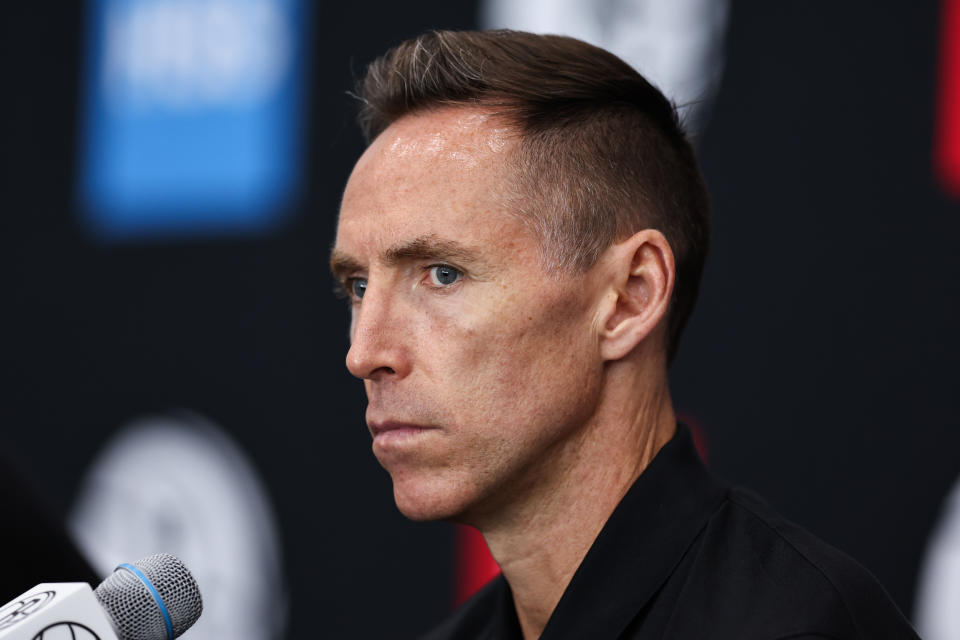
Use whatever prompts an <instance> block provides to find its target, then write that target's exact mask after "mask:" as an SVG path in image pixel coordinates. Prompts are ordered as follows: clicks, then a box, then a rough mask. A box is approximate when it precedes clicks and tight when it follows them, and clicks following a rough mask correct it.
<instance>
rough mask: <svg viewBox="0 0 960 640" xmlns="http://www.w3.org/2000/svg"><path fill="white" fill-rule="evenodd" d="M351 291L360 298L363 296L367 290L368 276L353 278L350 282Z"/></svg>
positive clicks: (355, 296)
mask: <svg viewBox="0 0 960 640" xmlns="http://www.w3.org/2000/svg"><path fill="white" fill-rule="evenodd" d="M349 287H350V293H352V294H353V297H354V298H356V299H358V300H359V299H360V298H362V297H363V294H364V293H366V292H367V279H366V278H351V279H350V282H349Z"/></svg>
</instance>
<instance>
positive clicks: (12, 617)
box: [0, 591, 57, 631]
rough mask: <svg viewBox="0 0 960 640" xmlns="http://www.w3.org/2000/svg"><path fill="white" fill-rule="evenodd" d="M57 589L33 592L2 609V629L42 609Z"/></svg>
mask: <svg viewBox="0 0 960 640" xmlns="http://www.w3.org/2000/svg"><path fill="white" fill-rule="evenodd" d="M56 595H57V592H56V591H41V592H40V593H33V594H31V595H30V596H28V597H26V598H24V599H23V600H17V601H15V602H11V603H10V604H8V605H6V606H5V607H3V608H2V609H0V631H2V630H4V629H6V628H8V627H12V626H13V625H15V624H17V623H18V622H20V621H21V620H23V619H24V618H26V617H27V616H31V615H33V614H34V613H36V612H37V611H39V610H40V609H42V608H44V607H45V606H47V605H48V604H50V601H51V600H53V598H54V596H56Z"/></svg>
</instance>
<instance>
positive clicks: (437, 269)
mask: <svg viewBox="0 0 960 640" xmlns="http://www.w3.org/2000/svg"><path fill="white" fill-rule="evenodd" d="M462 277H463V272H462V271H460V270H459V269H455V268H454V267H451V266H450V265H448V264H436V265H433V266H432V267H430V284H432V285H434V286H437V287H446V286H449V285H451V284H453V283H454V282H456V281H457V280H459V279H460V278H462Z"/></svg>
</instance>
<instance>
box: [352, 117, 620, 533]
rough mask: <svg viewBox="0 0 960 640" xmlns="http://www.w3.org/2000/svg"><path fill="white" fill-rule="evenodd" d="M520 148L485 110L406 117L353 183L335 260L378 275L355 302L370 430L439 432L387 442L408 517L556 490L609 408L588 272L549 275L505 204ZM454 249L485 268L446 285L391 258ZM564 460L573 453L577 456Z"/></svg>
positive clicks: (416, 264) (356, 364)
mask: <svg viewBox="0 0 960 640" xmlns="http://www.w3.org/2000/svg"><path fill="white" fill-rule="evenodd" d="M514 145H515V140H514V138H513V137H512V136H511V134H510V131H509V130H508V129H505V128H504V127H503V125H502V123H500V122H498V121H494V120H492V119H490V118H488V117H487V116H485V115H484V114H483V113H482V112H479V111H477V110H473V109H465V108H453V109H442V110H435V111H429V112H425V113H422V114H417V115H412V116H406V117H404V118H402V119H400V120H399V121H397V122H395V123H394V124H393V125H392V126H391V127H389V128H388V129H387V130H386V131H384V132H383V133H382V134H381V135H380V136H379V137H378V138H377V139H376V140H375V141H374V142H373V143H372V144H371V146H370V147H369V148H368V149H367V151H366V153H364V155H363V157H362V158H361V159H360V160H359V162H358V163H357V165H356V167H355V168H354V171H353V173H352V175H351V177H350V180H349V182H348V184H347V187H346V191H345V193H344V197H343V204H342V208H341V212H340V220H339V226H338V231H337V240H336V251H338V252H341V253H343V254H346V255H349V256H351V257H352V258H354V259H355V260H356V261H357V262H358V263H359V264H360V265H362V269H360V272H359V273H356V274H348V275H353V276H355V277H362V278H366V279H367V288H366V292H365V295H364V296H363V298H362V300H361V301H354V303H353V312H352V322H351V347H350V351H349V353H348V355H347V366H348V368H349V369H350V371H351V373H353V374H354V375H355V376H357V377H359V378H362V379H363V380H364V385H365V388H366V393H367V397H368V400H369V405H368V409H367V421H368V423H381V422H384V421H399V422H406V423H414V424H418V425H422V426H429V427H433V429H431V430H429V431H425V432H422V433H420V434H419V435H416V436H414V437H411V438H406V439H383V442H381V439H376V440H375V441H374V446H373V451H374V454H375V455H376V457H377V459H378V460H379V461H380V463H381V464H382V465H383V466H384V467H385V468H386V469H387V471H388V472H389V473H390V475H391V477H392V479H393V486H394V496H395V499H396V502H397V506H398V507H399V508H400V510H401V511H402V512H403V513H404V514H405V515H407V516H408V517H410V518H413V519H455V520H459V521H465V522H469V523H473V524H480V523H482V522H483V521H484V519H485V518H488V517H491V516H492V514H499V515H502V514H503V512H504V510H505V509H508V507H509V503H510V502H512V501H524V500H527V499H528V498H530V497H531V496H533V495H534V494H536V493H537V492H538V491H543V490H544V486H545V485H548V484H549V482H550V481H551V479H552V478H554V477H557V476H558V474H559V475H562V469H558V468H557V467H562V466H563V465H569V464H571V462H570V459H571V456H570V455H569V451H570V450H572V449H573V447H571V444H572V443H575V442H576V441H577V438H578V435H579V434H580V433H581V431H582V430H583V428H584V424H585V423H586V422H587V421H588V419H589V418H590V416H591V414H592V413H593V411H594V408H595V406H596V403H597V401H598V394H599V392H600V389H601V386H602V380H603V375H604V371H603V366H602V361H601V359H600V358H598V357H597V349H598V347H597V338H596V335H595V331H594V330H593V328H594V327H593V325H594V324H595V323H594V322H593V316H594V314H595V313H596V307H597V303H598V299H599V296H600V295H601V294H600V291H599V289H597V288H594V287H592V286H591V284H592V283H591V280H590V277H591V276H590V275H589V274H583V275H581V274H555V273H548V272H547V271H546V267H545V266H544V264H543V263H542V261H541V259H540V258H539V255H540V253H539V247H538V244H537V240H536V239H535V238H534V237H532V236H531V235H530V232H529V231H528V230H527V229H526V228H525V227H523V226H522V225H521V224H520V223H519V222H518V221H517V220H516V219H515V218H514V217H513V216H512V215H511V214H510V213H509V212H508V211H506V210H505V209H504V205H503V202H506V201H507V200H508V198H506V197H505V196H506V194H507V192H508V189H509V187H510V182H509V179H510V176H509V171H510V161H509V158H510V154H511V153H512V151H513V149H514ZM417 237H432V238H437V239H440V240H450V241H456V242H458V243H460V244H462V245H465V246H467V247H470V248H471V249H473V250H475V251H476V252H477V254H478V255H479V256H480V257H481V260H482V264H478V265H460V264H456V263H453V266H454V267H457V268H459V269H461V270H462V271H463V272H464V274H465V275H464V277H463V278H462V279H461V280H460V281H458V282H456V283H455V284H453V285H450V286H448V287H437V286H434V285H433V284H432V283H431V282H430V281H429V275H428V269H429V266H430V265H431V264H433V263H432V262H431V261H429V260H423V259H416V260H409V261H400V262H396V263H393V262H390V261H388V260H384V259H383V258H382V257H383V255H384V254H385V252H386V251H387V250H388V249H389V248H390V247H391V246H394V245H396V244H397V243H398V242H403V241H407V240H410V239H413V238H417ZM564 452H567V453H564Z"/></svg>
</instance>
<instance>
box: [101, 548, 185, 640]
mask: <svg viewBox="0 0 960 640" xmlns="http://www.w3.org/2000/svg"><path fill="white" fill-rule="evenodd" d="M131 564H133V566H135V567H136V568H137V569H139V570H140V571H141V572H143V574H144V575H145V576H147V579H148V580H150V582H151V583H152V584H153V586H154V588H155V589H156V590H157V592H158V593H159V594H160V599H161V600H162V601H163V604H164V605H166V607H167V612H168V613H169V614H170V621H171V622H172V623H173V637H174V638H176V637H179V636H180V634H182V633H183V632H184V631H186V630H187V629H189V628H190V626H191V625H192V624H193V623H194V622H196V621H197V618H199V617H200V613H201V612H202V611H203V601H202V600H201V599H200V589H199V588H198V587H197V581H196V580H194V579H193V576H192V575H190V571H188V570H187V568H186V567H185V566H184V564H183V563H182V562H180V560H178V559H177V558H175V557H174V556H172V555H170V554H168V553H158V554H155V555H152V556H148V557H146V558H144V559H142V560H138V561H137V562H133V563H131ZM95 593H96V595H97V599H98V600H100V604H102V605H103V608H104V609H106V610H107V612H108V613H109V614H110V616H111V617H112V618H113V621H114V624H115V625H116V627H117V634H118V635H119V636H120V640H166V639H167V625H166V623H165V622H164V620H163V613H162V612H161V611H160V607H159V606H158V605H157V603H156V601H155V600H154V598H153V595H152V594H151V593H150V591H149V590H148V589H147V587H146V586H145V585H144V584H143V583H142V582H141V581H140V579H139V578H137V576H135V575H134V574H133V573H131V572H130V571H127V570H126V569H123V568H119V569H117V570H116V571H114V572H113V573H112V574H111V575H110V576H109V577H107V579H106V580H104V581H103V582H101V583H100V586H99V587H97V588H96V591H95Z"/></svg>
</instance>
